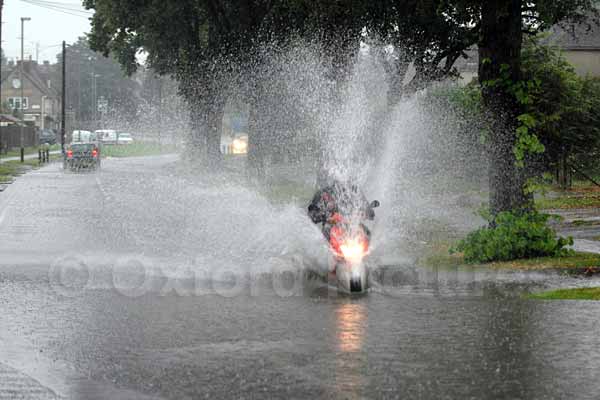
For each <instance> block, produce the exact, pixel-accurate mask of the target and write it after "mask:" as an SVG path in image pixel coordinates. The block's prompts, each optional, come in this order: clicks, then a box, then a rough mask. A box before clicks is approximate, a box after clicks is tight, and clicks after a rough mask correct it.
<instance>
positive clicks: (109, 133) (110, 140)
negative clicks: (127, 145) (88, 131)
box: [94, 129, 117, 144]
mask: <svg viewBox="0 0 600 400" xmlns="http://www.w3.org/2000/svg"><path fill="white" fill-rule="evenodd" d="M94 133H95V134H96V137H97V138H98V140H99V141H100V142H102V143H103V144H117V131H115V130H114V129H99V130H97V131H94Z"/></svg>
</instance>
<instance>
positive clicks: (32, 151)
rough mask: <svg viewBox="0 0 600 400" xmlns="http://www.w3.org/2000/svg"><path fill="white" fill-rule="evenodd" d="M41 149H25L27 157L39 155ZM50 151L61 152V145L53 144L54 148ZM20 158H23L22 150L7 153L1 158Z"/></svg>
mask: <svg viewBox="0 0 600 400" xmlns="http://www.w3.org/2000/svg"><path fill="white" fill-rule="evenodd" d="M39 148H40V146H31V147H25V155H31V154H38V149H39ZM49 150H50V151H54V150H60V144H53V145H52V146H50V147H49ZM19 156H21V150H20V149H13V150H11V151H9V152H7V153H6V154H2V155H1V156H0V159H1V158H9V157H19Z"/></svg>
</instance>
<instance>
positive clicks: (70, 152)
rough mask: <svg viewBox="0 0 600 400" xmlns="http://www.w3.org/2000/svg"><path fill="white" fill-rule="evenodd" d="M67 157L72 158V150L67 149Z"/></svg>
mask: <svg viewBox="0 0 600 400" xmlns="http://www.w3.org/2000/svg"><path fill="white" fill-rule="evenodd" d="M67 158H73V150H67Z"/></svg>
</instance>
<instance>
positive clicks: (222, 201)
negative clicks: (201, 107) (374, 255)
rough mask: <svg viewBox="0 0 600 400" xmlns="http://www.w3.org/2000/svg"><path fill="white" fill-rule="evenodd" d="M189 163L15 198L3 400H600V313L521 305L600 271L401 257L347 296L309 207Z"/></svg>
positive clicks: (3, 238) (559, 305) (593, 306)
mask: <svg viewBox="0 0 600 400" xmlns="http://www.w3.org/2000/svg"><path fill="white" fill-rule="evenodd" d="M175 161H176V159H175V158H174V157H170V156H165V157H156V158H139V159H122V160H107V161H106V162H105V163H104V164H103V169H102V171H101V172H100V173H98V174H85V173H83V174H64V173H63V172H62V171H61V169H60V168H59V166H58V165H51V166H48V167H46V168H43V169H41V170H38V171H34V172H31V173H29V174H27V175H25V176H23V177H20V178H19V179H18V180H17V182H15V183H14V184H13V185H12V186H11V187H10V188H9V189H8V190H7V191H5V192H4V193H2V194H1V195H0V257H1V258H0V399H4V398H7V399H12V398H32V399H55V398H74V399H138V398H139V399H151V398H164V399H197V398H286V399H288V398H336V399H338V398H339V399H362V398H402V399H406V398H422V399H432V398H436V399H438V398H439V399H446V398H447V399H456V398H460V399H464V398H490V399H492V398H498V399H506V398H511V399H512V398H523V399H534V398H535V399H537V398H539V399H548V398H556V399H560V398H574V399H597V398H598V393H600V381H598V379H597V377H598V376H599V375H600V335H599V334H598V332H600V324H599V322H598V321H599V317H600V305H599V304H598V303H594V302H568V301H555V302H539V301H531V300H526V299H524V298H523V297H522V296H521V295H522V294H523V293H524V292H525V291H527V290H530V289H540V288H545V287H555V286H585V285H593V284H595V285H598V284H599V282H598V281H595V280H589V279H578V278H566V277H561V276H558V275H545V274H538V273H530V274H523V273H499V272H482V271H475V270H462V271H449V270H440V271H434V270H423V268H416V267H414V266H413V265H412V264H411V262H410V258H407V259H405V258H401V257H398V260H397V261H398V262H397V263H393V262H391V264H390V257H386V264H390V265H389V266H387V267H385V268H384V267H380V268H378V270H377V273H376V274H375V275H376V276H377V277H378V280H379V284H378V285H377V286H376V287H375V288H374V290H373V291H372V292H371V293H369V294H368V295H367V296H362V297H358V298H349V297H345V296H342V295H339V294H338V293H337V292H335V291H333V290H331V288H329V287H327V286H326V285H323V284H322V283H321V282H319V281H317V280H315V279H313V278H311V277H309V276H308V275H307V274H306V272H305V271H306V269H307V267H310V268H313V267H314V268H320V267H322V265H320V263H324V262H325V261H323V258H325V257H326V252H325V251H324V249H323V248H322V246H321V243H320V237H319V233H318V231H316V230H315V229H314V227H312V226H311V225H310V224H309V223H308V222H306V218H305V217H304V216H303V213H302V211H301V210H300V209H299V208H298V207H297V205H293V204H290V205H287V206H277V207H273V206H271V205H270V203H269V202H268V201H266V200H265V199H263V198H262V197H261V196H260V195H258V194H256V193H255V192H253V191H252V190H249V189H246V188H244V187H241V186H240V185H238V184H237V183H235V182H227V181H223V180H222V179H216V178H214V177H206V178H202V179H191V178H189V177H186V176H179V175H178V174H177V173H176V169H174V167H173V163H174V162H175ZM387 247H388V246H384V245H381V246H379V248H380V249H382V248H387ZM400 253H401V252H400ZM392 261H393V260H392Z"/></svg>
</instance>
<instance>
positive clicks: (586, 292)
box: [528, 287, 600, 300]
mask: <svg viewBox="0 0 600 400" xmlns="http://www.w3.org/2000/svg"><path fill="white" fill-rule="evenodd" d="M528 298H530V299H538V300H600V287H598V288H578V289H560V290H552V291H549V292H542V293H533V294H530V295H529V296H528Z"/></svg>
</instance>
